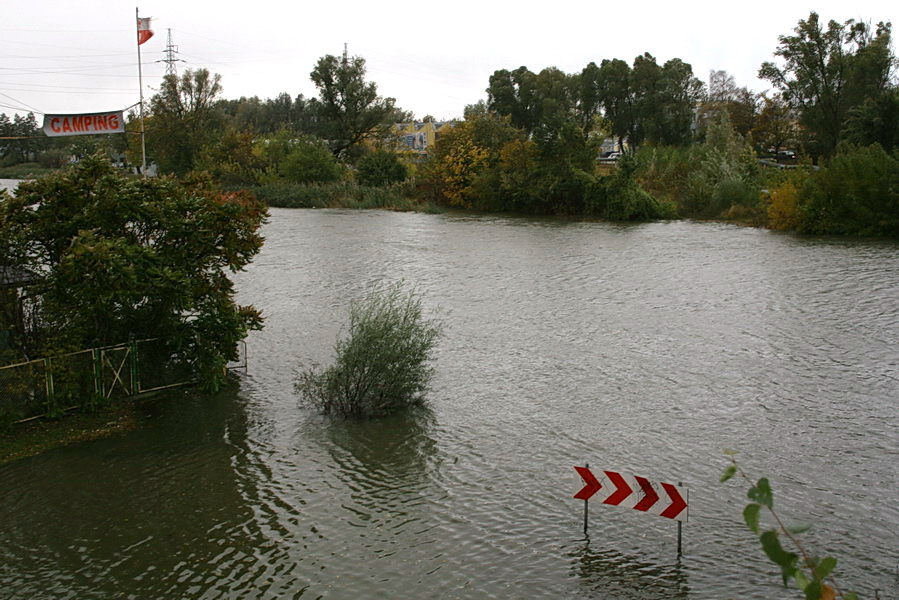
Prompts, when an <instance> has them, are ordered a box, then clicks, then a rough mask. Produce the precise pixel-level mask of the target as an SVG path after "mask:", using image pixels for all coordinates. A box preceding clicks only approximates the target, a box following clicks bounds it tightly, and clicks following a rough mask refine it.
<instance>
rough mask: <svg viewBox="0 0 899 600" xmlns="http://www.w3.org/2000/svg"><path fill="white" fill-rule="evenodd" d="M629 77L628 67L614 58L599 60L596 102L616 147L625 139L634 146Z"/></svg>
mask: <svg viewBox="0 0 899 600" xmlns="http://www.w3.org/2000/svg"><path fill="white" fill-rule="evenodd" d="M631 75H632V74H631V68H630V66H628V64H627V63H626V62H624V61H623V60H620V59H617V58H616V59H614V60H604V61H602V63H601V65H600V67H599V71H598V72H597V73H596V86H597V93H598V96H599V101H600V103H601V104H602V109H603V113H604V114H605V118H606V120H607V121H608V122H609V123H610V125H611V129H612V134H613V135H614V136H615V137H616V138H618V147H619V148H623V147H624V140H625V139H627V140H630V141H631V143H633V144H635V145H636V144H637V143H638V141H637V139H636V138H637V131H636V130H637V124H636V111H635V108H634V102H635V97H634V90H633V87H632V85H631Z"/></svg>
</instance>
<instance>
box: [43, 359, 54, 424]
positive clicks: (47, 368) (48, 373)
mask: <svg viewBox="0 0 899 600" xmlns="http://www.w3.org/2000/svg"><path fill="white" fill-rule="evenodd" d="M44 383H45V385H46V386H47V414H48V415H49V416H50V417H55V416H56V391H55V390H54V389H53V359H51V358H45V359H44Z"/></svg>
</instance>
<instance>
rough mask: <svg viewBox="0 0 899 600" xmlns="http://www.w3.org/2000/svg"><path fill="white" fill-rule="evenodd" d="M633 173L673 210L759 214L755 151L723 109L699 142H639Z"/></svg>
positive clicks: (699, 213) (742, 216)
mask: <svg viewBox="0 0 899 600" xmlns="http://www.w3.org/2000/svg"><path fill="white" fill-rule="evenodd" d="M637 164H638V166H637V179H638V181H640V183H641V185H642V186H643V188H644V189H646V190H647V191H648V192H650V193H651V194H654V195H656V196H658V197H660V198H664V199H666V200H668V201H670V202H673V203H674V204H675V205H676V206H677V210H678V213H679V214H680V215H682V216H686V217H698V218H705V219H717V218H727V217H728V215H739V217H740V220H746V219H747V218H750V219H760V218H761V216H762V215H763V214H764V213H763V210H762V208H763V207H762V205H761V203H760V197H759V184H758V179H757V168H756V160H755V154H754V152H753V151H752V148H751V147H750V146H749V144H747V143H746V142H745V141H744V140H743V138H742V137H741V136H740V135H739V134H738V133H736V132H735V131H734V129H733V127H732V125H731V123H730V118H729V117H728V113H727V111H720V112H719V113H718V114H717V116H716V117H714V118H712V119H711V121H710V123H709V125H708V129H707V132H706V139H705V141H704V142H702V143H701V144H693V145H691V146H688V147H672V146H664V147H650V146H647V147H644V148H643V149H641V150H640V152H639V153H638V155H637Z"/></svg>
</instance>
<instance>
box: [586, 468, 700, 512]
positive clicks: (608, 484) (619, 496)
mask: <svg viewBox="0 0 899 600" xmlns="http://www.w3.org/2000/svg"><path fill="white" fill-rule="evenodd" d="M575 470H577V472H578V475H580V476H581V479H583V480H584V484H585V485H584V487H583V489H581V491H579V492H578V493H577V494H575V495H574V497H575V498H577V499H578V500H589V499H590V498H592V497H594V496H595V497H596V499H597V500H599V501H600V502H602V503H603V504H609V505H612V506H623V507H625V508H633V509H635V510H639V511H642V512H645V513H646V514H648V515H659V516H660V517H666V518H668V519H674V520H676V521H686V520H687V515H688V510H687V501H686V500H685V499H684V498H685V497H689V494H688V493H687V490H686V488H681V487H678V486H676V485H673V484H670V483H653V482H651V481H649V480H648V479H646V478H645V477H638V476H635V475H627V474H625V473H618V472H616V471H603V472H602V475H601V476H599V477H597V476H596V475H594V474H593V472H592V471H590V469H588V468H587V467H575Z"/></svg>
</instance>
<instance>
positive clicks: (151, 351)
mask: <svg viewBox="0 0 899 600" xmlns="http://www.w3.org/2000/svg"><path fill="white" fill-rule="evenodd" d="M238 352H239V358H238V360H237V361H232V362H230V363H228V369H229V370H234V369H246V366H247V361H246V356H247V355H246V344H245V343H244V342H240V343H239V344H238ZM195 381H196V379H195V371H194V364H193V362H192V361H191V360H190V359H188V358H185V357H184V356H183V355H182V353H180V352H178V349H177V347H176V346H175V345H174V344H173V343H172V342H171V341H170V340H165V339H148V340H139V341H134V342H130V343H128V344H121V345H118V346H108V347H105V348H92V349H90V350H81V351H79V352H73V353H70V354H64V355H59V356H54V357H50V358H42V359H37V360H31V361H27V362H22V363H18V364H13V365H6V366H3V367H0V425H2V424H4V423H6V424H10V423H16V422H21V421H26V420H30V419H35V418H38V417H46V416H59V415H60V414H62V413H63V412H65V411H66V410H68V409H71V408H90V407H92V406H96V405H98V404H100V403H104V402H109V401H114V400H116V399H121V398H125V397H128V396H135V395H139V394H143V393H146V392H151V391H155V390H161V389H166V388H172V387H176V386H182V385H188V384H191V383H194V382H195Z"/></svg>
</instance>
